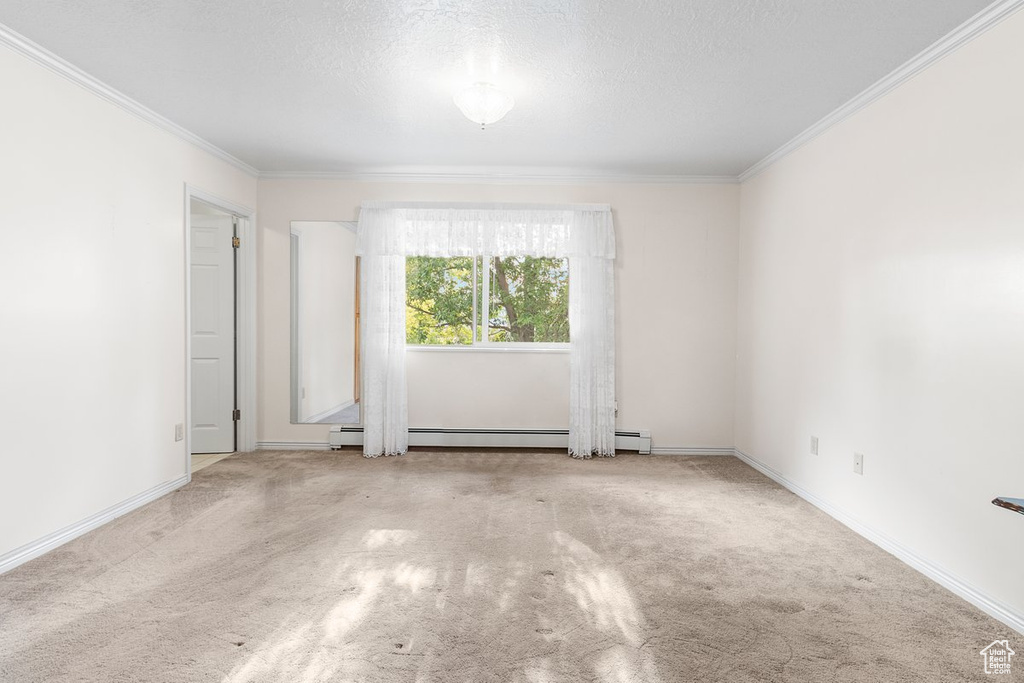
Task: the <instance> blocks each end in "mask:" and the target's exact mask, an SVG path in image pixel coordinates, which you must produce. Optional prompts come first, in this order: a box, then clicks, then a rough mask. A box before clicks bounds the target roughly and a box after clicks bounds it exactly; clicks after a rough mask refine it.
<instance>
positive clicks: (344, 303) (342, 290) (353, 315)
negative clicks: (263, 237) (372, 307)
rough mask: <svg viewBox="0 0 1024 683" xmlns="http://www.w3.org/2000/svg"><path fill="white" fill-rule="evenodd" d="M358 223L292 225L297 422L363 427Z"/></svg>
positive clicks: (293, 417)
mask: <svg viewBox="0 0 1024 683" xmlns="http://www.w3.org/2000/svg"><path fill="white" fill-rule="evenodd" d="M355 230H356V224H355V223H354V222H338V221H293V222H292V224H291V308H292V316H291V318H292V329H291V365H292V367H291V378H292V382H291V388H292V392H291V393H292V401H291V407H292V411H291V412H292V414H291V421H292V422H295V423H305V424H309V423H320V424H359V371H358V364H359V362H358V334H359V329H358V289H359V288H358V284H357V282H358V280H357V278H358V263H357V260H356V254H355V249H356V233H355Z"/></svg>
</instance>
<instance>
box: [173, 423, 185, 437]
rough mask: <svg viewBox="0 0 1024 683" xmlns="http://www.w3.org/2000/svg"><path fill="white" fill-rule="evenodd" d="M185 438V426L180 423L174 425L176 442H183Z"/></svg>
mask: <svg viewBox="0 0 1024 683" xmlns="http://www.w3.org/2000/svg"><path fill="white" fill-rule="evenodd" d="M184 438H185V425H183V424H182V423H180V422H179V423H178V424H176V425H174V440H175V441H181V440H182V439H184Z"/></svg>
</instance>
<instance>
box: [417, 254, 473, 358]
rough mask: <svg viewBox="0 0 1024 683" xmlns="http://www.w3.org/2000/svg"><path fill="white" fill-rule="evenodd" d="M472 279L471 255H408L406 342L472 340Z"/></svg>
mask: <svg viewBox="0 0 1024 683" xmlns="http://www.w3.org/2000/svg"><path fill="white" fill-rule="evenodd" d="M472 282H473V259H472V258H470V257H457V258H431V257H428V256H415V257H410V258H408V259H406V261H405V307H406V308H405V340H406V343H408V344H472V343H473V332H472V318H473V288H472Z"/></svg>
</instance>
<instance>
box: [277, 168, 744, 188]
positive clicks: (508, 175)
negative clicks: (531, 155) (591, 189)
mask: <svg viewBox="0 0 1024 683" xmlns="http://www.w3.org/2000/svg"><path fill="white" fill-rule="evenodd" d="M259 178H260V180H349V181H353V182H364V183H375V182H391V183H481V184H492V185H548V184H552V185H582V184H599V183H636V184H642V183H648V184H660V185H666V184H676V185H735V184H736V183H738V182H739V179H738V178H737V177H736V176H726V175H721V176H719V175H644V174H630V173H555V172H552V173H541V172H536V171H533V170H531V171H529V172H524V173H517V172H514V171H504V170H503V171H487V170H466V171H453V170H452V169H451V168H446V169H445V168H439V169H429V168H427V169H421V170H417V171H369V170H367V171H263V172H261V173H260V174H259Z"/></svg>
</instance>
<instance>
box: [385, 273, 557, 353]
mask: <svg viewBox="0 0 1024 683" xmlns="http://www.w3.org/2000/svg"><path fill="white" fill-rule="evenodd" d="M405 268H406V273H405V276H406V296H405V305H406V318H405V321H406V322H405V324H406V335H405V336H406V343H408V344H418V345H423V344H425V345H475V344H538V343H544V344H565V343H568V341H569V264H568V261H567V260H566V259H559V258H534V257H531V256H504V257H499V256H494V257H486V258H485V257H477V258H473V257H469V256H460V257H452V258H434V257H429V256H412V257H409V258H408V259H407V260H406V265H405Z"/></svg>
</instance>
